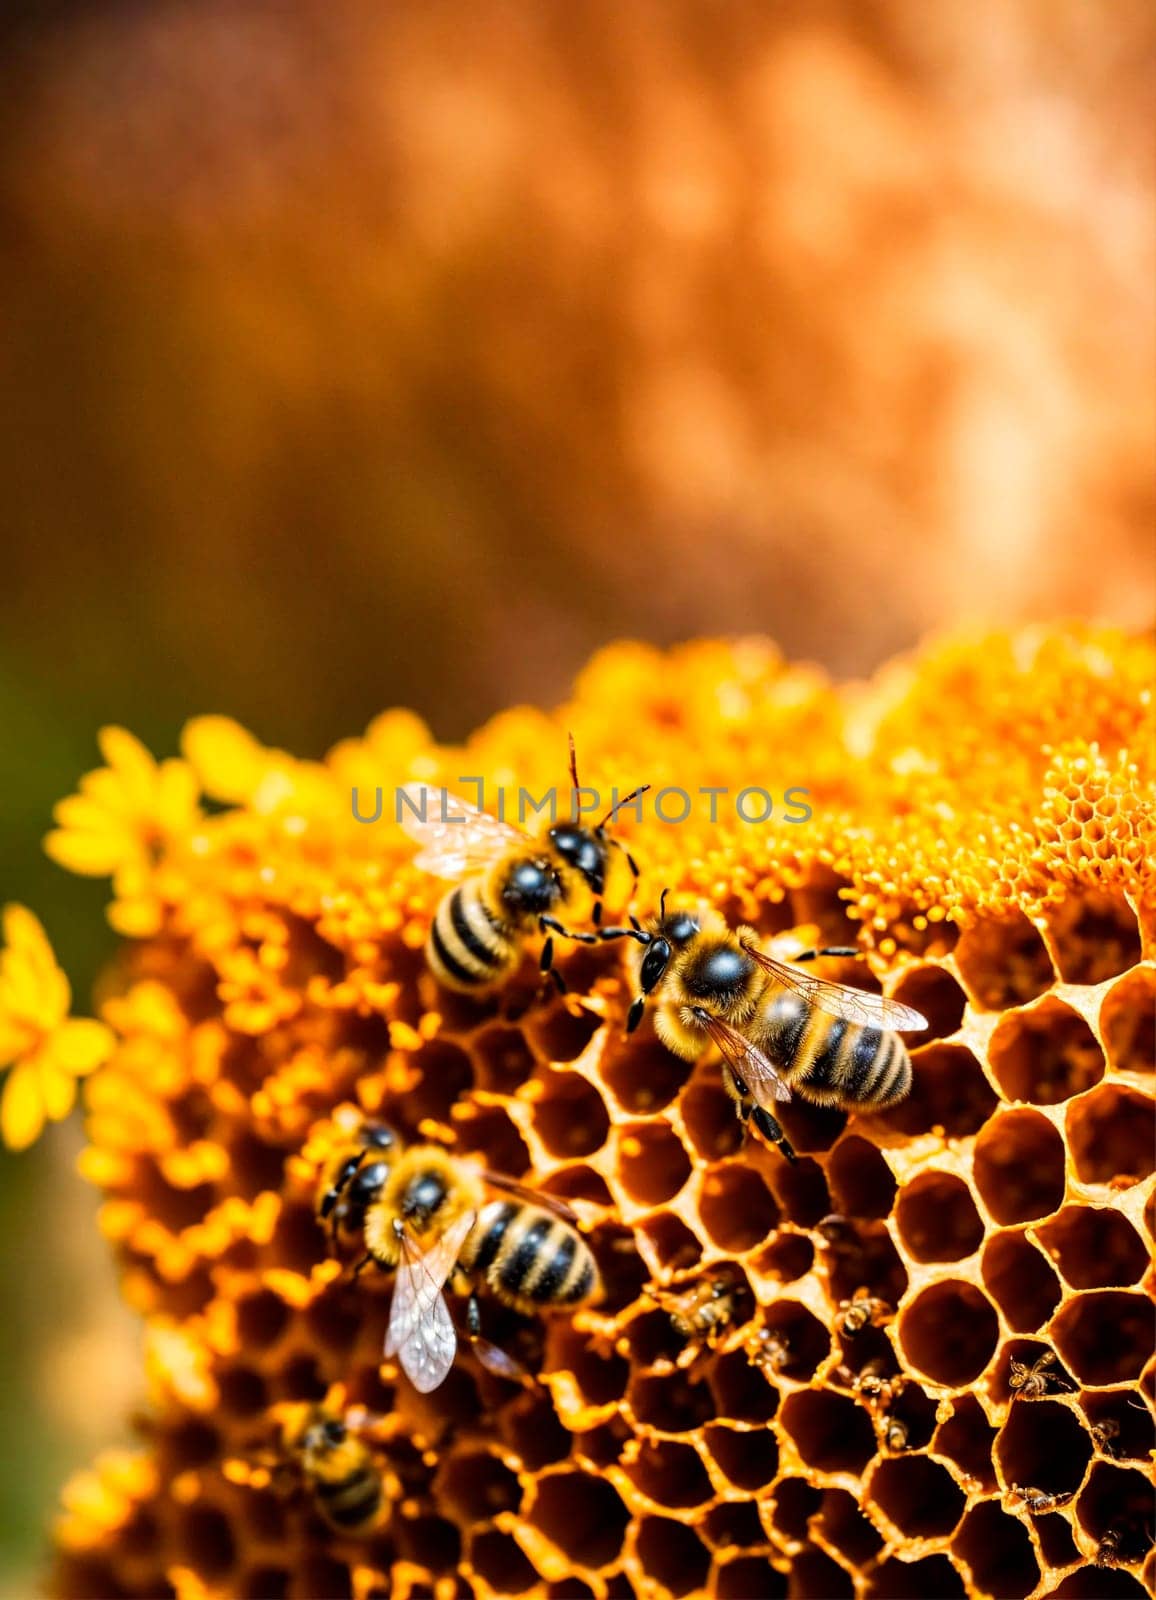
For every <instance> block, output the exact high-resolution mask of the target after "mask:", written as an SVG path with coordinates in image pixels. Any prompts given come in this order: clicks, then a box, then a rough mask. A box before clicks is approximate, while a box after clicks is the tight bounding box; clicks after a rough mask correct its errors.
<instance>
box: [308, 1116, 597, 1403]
mask: <svg viewBox="0 0 1156 1600" xmlns="http://www.w3.org/2000/svg"><path fill="white" fill-rule="evenodd" d="M365 1170H366V1169H365V1168H360V1169H356V1170H355V1171H354V1173H353V1174H352V1175H351V1177H350V1179H348V1180H347V1182H353V1183H355V1182H356V1181H357V1177H358V1173H359V1172H362V1171H365ZM491 1189H497V1190H499V1191H505V1192H506V1193H507V1194H508V1195H509V1196H510V1198H508V1199H505V1198H503V1199H495V1198H490V1196H489V1193H488V1191H489V1190H491ZM337 1203H339V1202H337ZM576 1221H577V1218H576V1217H575V1215H574V1213H573V1211H571V1209H570V1207H569V1206H567V1205H566V1204H565V1203H564V1202H563V1201H561V1200H557V1199H555V1198H554V1197H553V1196H547V1195H537V1194H534V1193H533V1192H532V1191H531V1190H529V1189H525V1188H523V1186H522V1185H521V1184H519V1183H515V1182H514V1180H513V1179H511V1178H507V1177H504V1176H502V1175H500V1174H497V1173H493V1172H489V1171H487V1170H486V1169H484V1168H482V1167H478V1166H475V1165H474V1163H473V1162H471V1161H469V1160H466V1159H464V1158H462V1157H460V1156H452V1155H450V1154H449V1153H448V1151H446V1150H443V1149H441V1148H440V1146H438V1145H431V1144H420V1145H411V1146H410V1147H409V1148H408V1149H407V1150H405V1151H404V1152H403V1153H401V1154H400V1155H399V1156H398V1158H397V1160H396V1161H394V1162H393V1163H392V1164H390V1165H389V1166H388V1167H387V1168H386V1170H385V1172H384V1173H383V1175H382V1178H381V1182H380V1187H379V1188H378V1190H377V1192H376V1193H375V1194H373V1195H372V1196H370V1197H369V1198H368V1199H367V1200H366V1201H365V1205H364V1229H363V1237H364V1243H365V1250H366V1254H365V1256H364V1257H363V1258H362V1260H361V1261H360V1262H359V1263H358V1266H357V1268H356V1269H355V1270H356V1271H360V1270H361V1268H363V1267H364V1266H366V1265H368V1264H369V1263H370V1262H373V1263H376V1265H377V1266H379V1267H380V1268H381V1269H382V1270H383V1271H386V1272H393V1273H394V1274H395V1277H394V1286H393V1301H392V1303H391V1305H390V1311H389V1326H388V1329H387V1332H386V1339H385V1354H386V1356H387V1357H393V1356H396V1357H397V1359H398V1361H399V1362H400V1364H401V1367H402V1370H403V1371H404V1372H405V1374H406V1376H407V1377H408V1378H409V1380H410V1382H411V1383H412V1384H413V1386H414V1388H415V1389H417V1390H419V1391H420V1392H421V1393H422V1394H428V1393H429V1392H430V1391H431V1390H433V1389H436V1388H437V1387H438V1385H439V1384H440V1383H442V1382H443V1381H444V1379H445V1377H446V1374H447V1373H448V1372H449V1370H450V1368H451V1367H452V1366H453V1362H454V1356H455V1354H456V1352H457V1335H456V1333H455V1331H454V1326H453V1323H452V1321H451V1319H450V1314H449V1310H448V1308H447V1305H446V1301H445V1296H444V1293H443V1291H444V1289H445V1287H446V1285H447V1284H449V1283H451V1280H454V1281H456V1282H460V1283H461V1284H462V1285H463V1287H464V1288H465V1289H466V1290H467V1291H468V1294H469V1299H468V1301H467V1306H466V1332H467V1334H468V1336H469V1339H470V1341H471V1343H472V1345H473V1346H474V1350H475V1352H476V1354H477V1356H478V1359H479V1360H480V1361H481V1362H482V1364H483V1365H484V1366H485V1367H487V1368H488V1369H489V1370H490V1371H491V1372H495V1373H497V1374H498V1375H499V1376H501V1377H504V1378H523V1377H524V1376H525V1374H524V1373H523V1371H522V1369H521V1367H520V1366H519V1365H518V1363H517V1362H515V1361H514V1360H513V1359H512V1358H511V1357H510V1356H508V1355H506V1353H505V1352H504V1351H502V1350H499V1349H497V1348H496V1347H495V1346H494V1345H492V1344H490V1343H489V1342H488V1341H487V1340H485V1339H483V1338H482V1335H481V1314H480V1311H479V1308H478V1303H477V1296H476V1290H475V1287H474V1285H475V1284H476V1283H477V1282H478V1281H481V1282H483V1283H484V1284H485V1285H486V1287H487V1288H488V1289H489V1291H490V1293H491V1294H493V1295H494V1296H496V1298H497V1299H499V1300H501V1301H503V1302H504V1303H505V1304H506V1305H508V1306H512V1307H513V1308H514V1309H515V1310H517V1311H524V1312H531V1311H541V1310H543V1309H545V1308H550V1307H570V1306H577V1305H581V1304H585V1303H586V1302H588V1301H590V1300H593V1299H594V1298H595V1297H596V1296H597V1295H598V1294H599V1293H600V1291H601V1281H600V1278H599V1273H598V1267H597V1264H596V1262H595V1260H594V1257H593V1255H592V1253H591V1251H590V1247H589V1245H588V1244H587V1243H586V1241H585V1239H584V1238H583V1237H582V1235H581V1234H580V1233H579V1232H578V1229H577V1227H576V1226H575V1223H576Z"/></svg>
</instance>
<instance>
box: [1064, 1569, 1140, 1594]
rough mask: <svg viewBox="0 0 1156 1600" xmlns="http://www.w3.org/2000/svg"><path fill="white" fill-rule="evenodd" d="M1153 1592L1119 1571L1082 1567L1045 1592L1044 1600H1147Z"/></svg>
mask: <svg viewBox="0 0 1156 1600" xmlns="http://www.w3.org/2000/svg"><path fill="white" fill-rule="evenodd" d="M1151 1592H1152V1591H1151V1590H1150V1589H1145V1587H1144V1585H1143V1584H1142V1583H1137V1581H1136V1579H1135V1578H1133V1577H1132V1576H1131V1574H1130V1573H1127V1572H1121V1571H1120V1570H1119V1568H1108V1567H1080V1568H1079V1570H1078V1571H1076V1572H1069V1574H1068V1576H1067V1577H1066V1578H1064V1579H1062V1580H1061V1581H1060V1582H1059V1583H1058V1584H1057V1585H1056V1587H1055V1588H1054V1589H1046V1590H1045V1591H1044V1595H1043V1600H1132V1597H1133V1596H1135V1600H1145V1597H1146V1596H1149V1595H1150V1594H1151Z"/></svg>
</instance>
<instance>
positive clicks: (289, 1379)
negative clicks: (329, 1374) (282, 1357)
mask: <svg viewBox="0 0 1156 1600" xmlns="http://www.w3.org/2000/svg"><path fill="white" fill-rule="evenodd" d="M276 1387H277V1398H278V1399H279V1400H320V1399H321V1397H322V1396H323V1395H324V1393H325V1391H326V1389H327V1388H328V1387H329V1385H328V1383H327V1382H326V1380H325V1379H324V1378H323V1377H322V1376H321V1369H320V1367H319V1365H318V1362H317V1357H316V1356H314V1355H304V1354H302V1355H299V1356H294V1357H293V1358H292V1359H291V1360H289V1361H287V1362H286V1363H285V1365H284V1366H283V1367H282V1368H281V1372H280V1376H279V1379H278V1380H277V1383H276Z"/></svg>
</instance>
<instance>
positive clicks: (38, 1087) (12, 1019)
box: [0, 905, 113, 1150]
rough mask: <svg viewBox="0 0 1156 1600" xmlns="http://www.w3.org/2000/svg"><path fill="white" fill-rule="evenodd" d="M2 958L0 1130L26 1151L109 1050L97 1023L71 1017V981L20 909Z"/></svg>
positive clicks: (8, 924) (8, 915) (7, 917)
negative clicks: (4, 1077) (0, 1090)
mask: <svg viewBox="0 0 1156 1600" xmlns="http://www.w3.org/2000/svg"><path fill="white" fill-rule="evenodd" d="M3 923H4V945H5V948H4V951H3V953H2V954H0V1067H8V1069H9V1071H8V1077H7V1080H6V1082H5V1084H4V1091H3V1095H2V1096H0V1133H2V1134H3V1137H4V1142H5V1144H7V1145H9V1146H10V1147H11V1148H12V1149H14V1150H23V1149H24V1148H25V1147H26V1146H27V1145H30V1144H32V1142H33V1141H34V1140H35V1139H36V1138H37V1136H38V1135H39V1133H40V1130H41V1128H42V1127H43V1126H44V1123H45V1121H46V1120H48V1121H52V1122H58V1121H59V1120H60V1118H61V1117H66V1116H67V1115H68V1113H69V1112H70V1111H71V1110H72V1107H73V1105H74V1103H75V1101H76V1080H77V1079H78V1078H82V1077H84V1076H85V1074H86V1073H89V1072H91V1071H92V1070H93V1068H94V1067H98V1066H99V1065H100V1063H101V1062H102V1061H104V1060H106V1059H107V1057H108V1056H109V1055H110V1054H111V1052H112V1047H113V1036H112V1031H111V1029H109V1028H106V1027H105V1025H104V1024H103V1023H102V1022H93V1021H90V1020H87V1019H84V1018H79V1017H71V1018H70V1017H69V1015H68V1009H69V1005H70V1003H71V998H72V997H71V993H70V990H69V987H68V979H67V978H66V977H65V976H64V973H63V972H61V970H60V968H59V967H58V966H57V964H56V957H55V956H54V955H53V953H52V947H51V945H50V944H49V943H48V939H47V937H46V936H45V933H44V929H43V928H42V927H41V926H40V923H39V922H38V921H37V920H36V918H35V917H34V916H33V915H32V913H31V911H27V910H25V908H24V907H23V906H15V905H12V906H8V907H6V908H5V911H4V919H3Z"/></svg>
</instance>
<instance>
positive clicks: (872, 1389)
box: [851, 1356, 907, 1412]
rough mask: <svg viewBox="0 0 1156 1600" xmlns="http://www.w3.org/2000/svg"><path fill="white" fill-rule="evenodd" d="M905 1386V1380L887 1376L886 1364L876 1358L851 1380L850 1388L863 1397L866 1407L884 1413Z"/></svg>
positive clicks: (879, 1358)
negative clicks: (868, 1406)
mask: <svg viewBox="0 0 1156 1600" xmlns="http://www.w3.org/2000/svg"><path fill="white" fill-rule="evenodd" d="M906 1384H907V1380H906V1379H905V1378H903V1377H900V1376H891V1375H889V1374H888V1371H887V1364H886V1362H885V1361H883V1359H882V1358H881V1357H879V1356H876V1357H875V1358H874V1359H873V1360H871V1361H868V1362H867V1364H866V1366H865V1367H864V1368H863V1370H862V1371H861V1372H859V1373H858V1374H857V1375H856V1376H855V1377H854V1378H853V1379H852V1383H851V1387H852V1388H853V1389H854V1390H855V1393H856V1394H861V1395H862V1396H863V1398H864V1399H865V1400H866V1401H867V1403H868V1405H870V1406H871V1407H873V1408H878V1409H879V1410H880V1411H883V1412H886V1410H887V1408H888V1407H889V1406H890V1404H891V1402H892V1401H893V1400H894V1399H895V1397H896V1395H897V1394H899V1393H900V1391H901V1390H903V1389H904V1388H905V1387H906Z"/></svg>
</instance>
